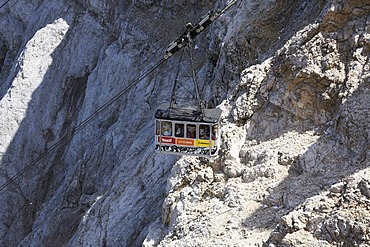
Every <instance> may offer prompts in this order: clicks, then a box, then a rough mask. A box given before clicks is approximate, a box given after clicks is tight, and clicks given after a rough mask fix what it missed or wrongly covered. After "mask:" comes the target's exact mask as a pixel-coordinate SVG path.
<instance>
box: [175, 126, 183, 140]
mask: <svg viewBox="0 0 370 247" xmlns="http://www.w3.org/2000/svg"><path fill="white" fill-rule="evenodd" d="M175 126H176V132H175V136H176V137H184V125H183V124H176V125H175Z"/></svg>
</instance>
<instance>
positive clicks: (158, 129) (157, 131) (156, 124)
mask: <svg viewBox="0 0 370 247" xmlns="http://www.w3.org/2000/svg"><path fill="white" fill-rule="evenodd" d="M160 130H161V125H160V122H159V121H158V120H155V134H156V135H159V132H160Z"/></svg>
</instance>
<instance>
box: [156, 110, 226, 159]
mask: <svg viewBox="0 0 370 247" xmlns="http://www.w3.org/2000/svg"><path fill="white" fill-rule="evenodd" d="M220 120H221V110H220V109H204V110H203V113H201V112H199V111H198V110H197V109H195V108H194V107H183V108H181V109H180V108H170V107H169V104H165V105H162V106H161V107H159V109H158V110H157V112H156V114H155V121H156V123H155V126H156V131H155V144H156V150H157V151H159V152H161V153H165V154H177V155H194V156H201V157H212V156H216V155H217V153H218V150H219V148H220Z"/></svg>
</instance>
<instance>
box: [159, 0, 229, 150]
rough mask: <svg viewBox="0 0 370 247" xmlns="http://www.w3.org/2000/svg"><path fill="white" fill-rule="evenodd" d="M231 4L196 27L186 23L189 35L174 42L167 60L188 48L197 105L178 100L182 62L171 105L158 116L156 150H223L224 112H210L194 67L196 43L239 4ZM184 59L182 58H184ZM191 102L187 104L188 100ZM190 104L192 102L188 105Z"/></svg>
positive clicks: (207, 16)
mask: <svg viewBox="0 0 370 247" xmlns="http://www.w3.org/2000/svg"><path fill="white" fill-rule="evenodd" d="M235 2H236V1H235V0H234V1H232V2H230V3H229V4H228V5H227V6H226V7H225V8H224V9H222V10H221V11H216V12H214V11H210V12H208V13H207V14H206V15H204V16H203V17H202V19H201V20H200V21H199V22H198V23H196V24H195V25H193V24H191V23H188V24H186V28H185V32H184V33H183V34H182V35H181V36H180V37H179V38H177V39H176V40H175V41H173V42H171V43H170V44H169V46H168V48H167V50H166V53H165V55H164V57H163V59H165V60H167V59H169V57H171V56H172V55H173V54H174V53H177V52H178V51H180V50H181V51H184V50H185V49H184V48H186V49H188V53H187V55H188V57H189V58H190V63H191V66H192V68H191V72H190V73H188V74H191V76H192V77H193V82H194V89H195V92H196V97H195V98H196V100H197V103H196V104H195V105H196V106H194V105H191V104H190V105H184V104H181V106H179V105H178V104H177V103H176V102H177V98H176V89H177V85H178V76H179V70H180V67H181V66H180V63H179V67H178V70H177V73H176V79H175V80H174V86H173V90H172V98H171V102H170V103H165V104H162V105H161V106H159V108H158V109H157V111H156V114H155V149H156V150H157V151H159V152H161V153H165V154H176V155H194V156H200V157H214V156H216V155H217V154H218V151H219V149H220V136H221V132H220V126H221V113H222V112H221V110H220V109H217V108H212V109H207V108H205V107H204V104H203V103H202V99H201V94H200V91H199V85H198V82H197V78H196V77H197V76H196V72H195V71H196V70H195V68H194V58H193V52H194V51H193V50H192V49H193V44H192V40H193V39H194V38H195V37H196V36H197V35H198V34H199V33H201V32H202V31H203V30H204V29H205V28H206V27H207V26H209V25H210V24H211V23H212V22H213V21H214V20H215V19H217V18H218V17H219V16H220V15H221V14H222V13H224V12H225V11H226V10H227V9H228V8H230V7H231V6H232V5H234V4H235ZM180 60H181V59H180ZM188 100H189V99H187V100H186V101H188ZM187 103H188V102H187Z"/></svg>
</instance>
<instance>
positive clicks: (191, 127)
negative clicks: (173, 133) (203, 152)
mask: <svg viewBox="0 0 370 247" xmlns="http://www.w3.org/2000/svg"><path fill="white" fill-rule="evenodd" d="M195 136H196V125H195V124H187V125H186V137H187V138H192V139H195Z"/></svg>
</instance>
